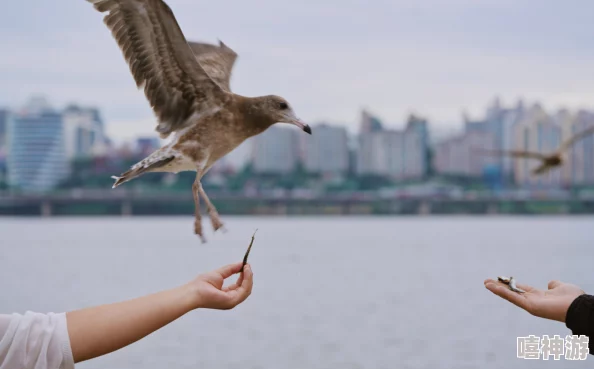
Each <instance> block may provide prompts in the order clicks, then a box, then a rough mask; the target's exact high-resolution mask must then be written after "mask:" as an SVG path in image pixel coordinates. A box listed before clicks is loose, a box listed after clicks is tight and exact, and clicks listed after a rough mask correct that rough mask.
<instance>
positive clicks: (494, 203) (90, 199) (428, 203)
mask: <svg viewBox="0 0 594 369" xmlns="http://www.w3.org/2000/svg"><path fill="white" fill-rule="evenodd" d="M209 197H210V199H211V200H212V202H213V203H214V204H215V206H216V207H217V209H218V210H219V212H220V213H221V214H232V215H366V214H377V215H428V214H476V215H480V214H485V215H488V214H594V199H579V198H559V199H547V198H543V199H517V198H507V199H506V198H498V197H493V196H486V197H485V196H482V197H476V198H450V197H406V198H402V197H390V196H379V195H377V194H362V193H351V194H335V195H327V194H325V195H323V196H294V195H290V194H289V195H286V194H285V195H270V194H269V195H261V194H260V195H250V196H247V195H243V194H237V193H223V192H216V191H212V192H209ZM203 209H204V207H203ZM193 212H194V201H193V197H192V194H191V193H190V192H182V193H177V192H143V191H135V190H124V189H122V190H120V189H118V190H111V191H110V190H107V191H105V190H99V191H92V190H91V191H89V190H84V191H76V190H75V191H69V192H63V193H50V194H0V215H8V216H19V215H28V216H60V215H71V216H72V215H112V216H113V215H123V216H131V215H186V214H193Z"/></svg>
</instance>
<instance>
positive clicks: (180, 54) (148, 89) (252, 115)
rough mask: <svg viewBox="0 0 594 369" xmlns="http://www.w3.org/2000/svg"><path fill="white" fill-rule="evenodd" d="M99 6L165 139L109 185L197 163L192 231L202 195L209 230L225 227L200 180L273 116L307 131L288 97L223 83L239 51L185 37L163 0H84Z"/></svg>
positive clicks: (198, 224)
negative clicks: (238, 90) (243, 91)
mask: <svg viewBox="0 0 594 369" xmlns="http://www.w3.org/2000/svg"><path fill="white" fill-rule="evenodd" d="M87 1H88V2H90V3H92V4H93V5H94V7H95V9H96V10H97V11H99V12H101V13H107V14H106V15H105V17H104V18H103V21H104V23H105V24H106V25H107V27H108V28H109V30H110V31H111V33H112V36H113V37H114V38H115V40H116V41H117V44H118V46H119V47H120V49H121V52H122V54H123V56H124V58H125V60H126V62H127V63H128V66H129V68H130V72H131V73H132V76H133V77H134V80H135V82H136V85H137V87H138V88H139V89H140V88H142V89H144V94H145V96H146V98H147V100H148V102H149V103H150V106H151V108H152V109H153V112H154V114H155V116H156V118H157V126H156V128H155V130H156V131H157V132H158V133H159V136H160V137H161V138H162V139H165V138H167V137H169V136H170V135H171V136H172V139H171V141H170V143H168V144H165V145H164V146H162V147H161V148H160V149H158V150H156V151H155V152H153V153H152V154H150V155H149V156H147V157H146V158H144V159H143V160H141V161H140V162H138V163H136V164H135V165H133V166H132V167H131V168H130V169H129V170H128V171H126V172H124V173H123V174H121V175H120V176H114V177H112V178H114V179H115V183H114V185H113V188H116V187H118V186H120V185H121V184H123V183H126V182H128V181H130V180H132V179H134V178H137V177H139V176H141V175H143V174H145V173H150V172H171V173H178V172H181V171H195V172H196V179H195V181H194V183H193V185H192V193H193V196H194V206H195V214H194V233H195V234H196V235H198V236H199V237H200V239H201V241H202V242H203V243H204V242H206V239H205V237H204V235H203V230H202V222H201V213H200V198H202V199H203V200H204V202H205V204H206V208H207V211H208V214H209V216H210V220H211V222H212V226H213V229H214V231H215V232H216V231H217V230H219V229H220V228H222V227H223V223H222V222H221V220H220V216H219V214H218V212H217V209H216V208H215V206H214V205H213V204H212V203H211V202H210V200H209V199H208V196H207V195H206V192H205V191H204V189H203V188H202V184H201V183H200V180H201V178H202V177H203V176H204V174H206V172H208V170H209V169H210V168H211V167H212V166H213V164H214V163H215V162H216V161H217V160H219V159H220V158H221V157H223V156H224V155H226V154H227V153H229V152H231V151H232V150H233V149H235V148H236V147H237V146H239V145H240V144H241V143H242V142H243V141H245V140H246V139H247V138H249V137H252V136H255V135H258V134H260V133H262V132H264V131H265V130H266V129H268V128H269V127H270V126H272V125H273V124H276V123H288V124H292V125H295V126H297V127H299V129H301V130H303V131H304V132H306V133H308V134H311V128H310V126H309V125H308V124H306V123H304V122H302V121H301V120H300V119H299V118H297V116H296V115H295V113H294V111H293V109H292V107H291V105H290V104H289V103H288V102H287V100H285V99H284V98H282V97H280V96H276V95H268V96H260V97H245V96H240V95H237V94H234V93H233V92H231V89H230V87H229V81H230V78H231V70H232V68H233V65H234V63H235V60H236V59H237V54H236V53H235V52H234V51H233V50H232V49H231V48H229V47H228V46H227V45H225V44H224V43H223V42H222V41H219V45H218V46H217V45H210V44H204V43H198V42H188V41H187V40H186V38H185V37H184V34H183V33H182V31H181V29H180V27H179V24H178V23H177V21H176V19H175V16H174V14H173V12H172V11H171V8H169V6H168V5H167V4H166V3H165V2H164V1H162V0H87Z"/></svg>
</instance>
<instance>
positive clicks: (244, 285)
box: [228, 264, 254, 306]
mask: <svg viewBox="0 0 594 369" xmlns="http://www.w3.org/2000/svg"><path fill="white" fill-rule="evenodd" d="M240 265H241V264H240ZM238 282H239V281H238ZM253 285H254V274H253V273H252V268H251V266H250V265H249V264H246V265H245V268H244V269H243V280H242V281H241V284H240V285H239V286H238V287H237V288H235V289H233V290H231V291H229V292H228V293H229V294H230V295H231V302H232V304H233V306H237V305H239V304H241V303H242V302H244V301H245V299H247V298H248V296H249V295H250V294H251V293H252V287H253Z"/></svg>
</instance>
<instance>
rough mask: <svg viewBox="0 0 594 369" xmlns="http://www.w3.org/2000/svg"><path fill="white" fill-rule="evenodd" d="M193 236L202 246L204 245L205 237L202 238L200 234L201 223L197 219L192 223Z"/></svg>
mask: <svg viewBox="0 0 594 369" xmlns="http://www.w3.org/2000/svg"><path fill="white" fill-rule="evenodd" d="M194 234H196V235H197V236H198V237H200V241H202V244H205V243H206V237H204V234H202V222H201V221H200V220H199V219H196V220H195V221H194Z"/></svg>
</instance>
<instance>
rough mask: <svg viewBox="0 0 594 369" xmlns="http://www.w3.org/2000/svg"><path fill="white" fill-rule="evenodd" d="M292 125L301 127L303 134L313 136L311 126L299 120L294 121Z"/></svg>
mask: <svg viewBox="0 0 594 369" xmlns="http://www.w3.org/2000/svg"><path fill="white" fill-rule="evenodd" d="M291 123H292V124H294V125H296V126H297V127H299V128H300V129H301V130H302V131H303V132H305V133H308V134H310V135H311V127H310V126H309V124H305V123H303V122H302V121H300V120H299V119H293V120H292V121H291Z"/></svg>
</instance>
